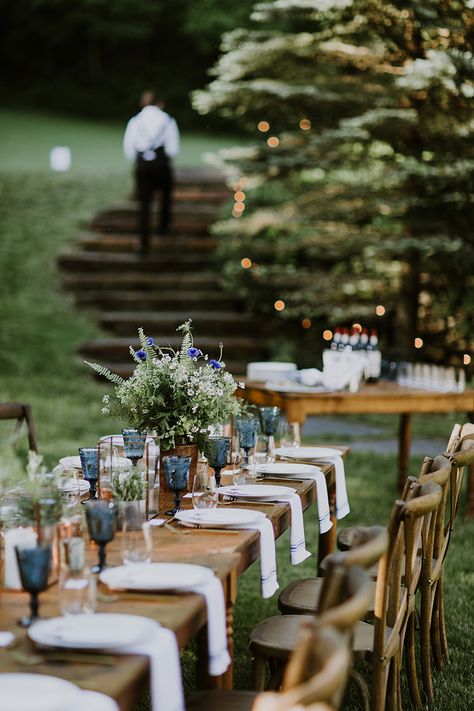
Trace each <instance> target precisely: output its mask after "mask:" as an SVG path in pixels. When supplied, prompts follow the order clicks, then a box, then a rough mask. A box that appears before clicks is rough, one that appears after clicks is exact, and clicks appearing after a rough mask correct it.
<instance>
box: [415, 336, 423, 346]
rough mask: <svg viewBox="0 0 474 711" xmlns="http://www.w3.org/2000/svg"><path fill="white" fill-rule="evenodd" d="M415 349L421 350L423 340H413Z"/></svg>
mask: <svg viewBox="0 0 474 711" xmlns="http://www.w3.org/2000/svg"><path fill="white" fill-rule="evenodd" d="M415 348H423V339H422V338H415Z"/></svg>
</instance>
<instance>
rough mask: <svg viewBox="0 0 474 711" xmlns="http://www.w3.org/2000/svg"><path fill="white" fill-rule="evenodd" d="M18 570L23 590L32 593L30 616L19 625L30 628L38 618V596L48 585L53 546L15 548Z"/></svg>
mask: <svg viewBox="0 0 474 711" xmlns="http://www.w3.org/2000/svg"><path fill="white" fill-rule="evenodd" d="M15 553H16V558H17V561H18V570H19V573H20V580H21V585H22V588H23V590H26V591H27V592H29V593H30V616H29V617H22V618H21V619H20V620H19V621H18V624H19V625H20V626H21V627H29V626H30V625H31V623H32V622H34V621H35V620H36V619H37V618H38V610H39V602H38V595H39V593H40V592H42V590H45V589H46V587H47V585H48V578H49V571H50V568H51V545H42V546H22V545H19V546H15Z"/></svg>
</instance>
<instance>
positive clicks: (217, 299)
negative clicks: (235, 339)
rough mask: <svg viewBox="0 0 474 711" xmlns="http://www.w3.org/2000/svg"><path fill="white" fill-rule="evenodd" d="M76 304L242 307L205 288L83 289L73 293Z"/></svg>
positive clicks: (143, 308) (123, 307) (118, 307)
mask: <svg viewBox="0 0 474 711" xmlns="http://www.w3.org/2000/svg"><path fill="white" fill-rule="evenodd" d="M74 298H75V302H76V304H78V305H79V306H81V307H88V308H100V309H102V310H104V311H115V310H116V311H129V310H131V309H135V310H136V311H149V310H151V309H153V310H155V309H156V310H163V309H170V310H171V311H182V310H187V309H193V308H194V309H195V308H196V307H199V308H200V309H203V308H206V309H210V310H214V311H217V310H220V309H222V310H224V311H225V310H226V309H229V308H234V309H236V310H239V309H240V308H241V302H240V301H239V299H237V298H236V297H235V296H233V295H232V294H227V293H226V292H221V291H219V290H217V289H215V290H213V291H211V290H203V289H199V290H198V289H194V290H192V291H190V290H174V289H170V290H169V291H168V290H163V291H161V292H159V293H155V292H147V291H138V290H137V291H124V290H121V289H119V290H117V291H110V290H103V291H100V290H98V291H95V290H94V291H91V290H83V289H80V290H79V291H77V293H76V294H75V296H74Z"/></svg>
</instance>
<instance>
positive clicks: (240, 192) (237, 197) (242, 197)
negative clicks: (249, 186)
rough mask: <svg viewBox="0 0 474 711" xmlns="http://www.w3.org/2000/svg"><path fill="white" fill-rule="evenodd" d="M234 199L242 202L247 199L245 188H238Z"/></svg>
mask: <svg viewBox="0 0 474 711" xmlns="http://www.w3.org/2000/svg"><path fill="white" fill-rule="evenodd" d="M234 200H236V201H237V202H242V201H243V200H245V193H244V191H243V190H237V192H236V193H234Z"/></svg>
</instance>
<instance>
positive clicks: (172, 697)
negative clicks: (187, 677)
mask: <svg viewBox="0 0 474 711" xmlns="http://www.w3.org/2000/svg"><path fill="white" fill-rule="evenodd" d="M112 652H113V653H119V654H143V655H146V656H147V657H149V658H150V667H151V672H150V686H151V707H152V711H184V708H185V707H184V694H183V683H182V680H181V666H180V663H179V650H178V644H177V642H176V637H175V636H174V634H173V632H171V630H167V629H165V628H164V627H161V625H160V624H159V623H158V622H155V621H154V620H150V637H149V638H147V639H146V640H144V641H143V642H138V643H137V644H133V645H127V646H125V647H120V648H119V649H117V648H116V647H114V648H113V649H112Z"/></svg>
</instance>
